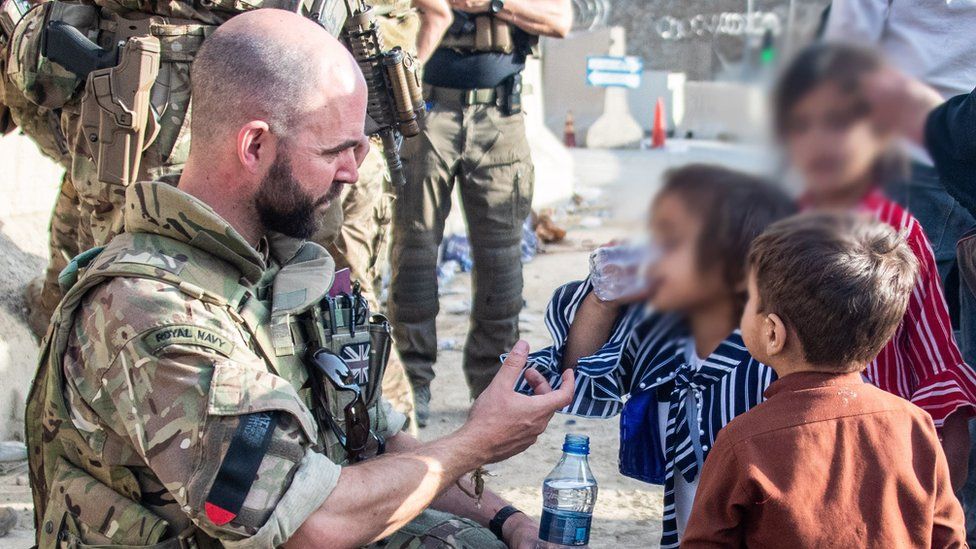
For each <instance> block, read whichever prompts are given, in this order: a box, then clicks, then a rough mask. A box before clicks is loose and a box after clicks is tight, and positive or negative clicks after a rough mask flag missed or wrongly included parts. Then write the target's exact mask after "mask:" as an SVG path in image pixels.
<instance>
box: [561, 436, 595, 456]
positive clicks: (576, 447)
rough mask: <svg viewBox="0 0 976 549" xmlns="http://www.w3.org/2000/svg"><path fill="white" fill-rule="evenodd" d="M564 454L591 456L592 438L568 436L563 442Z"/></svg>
mask: <svg viewBox="0 0 976 549" xmlns="http://www.w3.org/2000/svg"><path fill="white" fill-rule="evenodd" d="M563 452H566V453H567V454H576V455H578V456H588V455H589V454H590V437H588V436H586V435H566V440H564V441H563Z"/></svg>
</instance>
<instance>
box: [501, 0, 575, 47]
mask: <svg viewBox="0 0 976 549" xmlns="http://www.w3.org/2000/svg"><path fill="white" fill-rule="evenodd" d="M498 17H499V18H500V19H503V20H505V21H508V22H509V23H511V24H513V25H515V26H516V27H518V28H520V29H522V30H524V31H525V32H528V33H530V34H537V35H539V36H552V37H555V38H565V37H566V35H567V34H569V31H570V29H572V28H573V5H572V3H571V2H570V0H505V7H504V8H502V11H500V12H499V13H498Z"/></svg>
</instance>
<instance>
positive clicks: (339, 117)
mask: <svg viewBox="0 0 976 549" xmlns="http://www.w3.org/2000/svg"><path fill="white" fill-rule="evenodd" d="M313 112H314V114H312V115H310V116H308V117H307V118H306V119H305V120H304V121H302V122H301V123H299V124H298V125H297V127H296V128H293V129H292V130H291V131H290V132H289V133H290V135H288V136H285V137H284V138H279V139H278V147H277V154H276V156H275V159H274V162H273V163H272V164H271V166H270V167H269V168H268V171H267V173H266V174H265V176H264V178H263V180H262V182H261V185H260V187H259V188H258V192H257V195H256V196H255V207H256V209H257V211H258V215H259V216H260V218H261V222H262V223H263V224H264V226H265V227H266V228H267V229H269V230H272V231H276V232H280V233H282V234H286V235H288V236H292V237H295V238H309V237H311V236H312V235H313V234H314V233H315V231H316V230H317V229H318V225H319V220H320V219H321V217H322V214H323V212H324V211H325V209H326V208H327V207H328V206H329V204H330V203H332V201H334V200H337V199H338V198H339V196H340V195H341V194H342V190H343V187H344V186H345V185H351V184H353V183H355V182H356V181H357V180H358V179H359V172H358V168H359V165H360V164H362V162H363V159H364V158H365V157H366V153H367V152H369V141H368V140H367V138H366V136H365V135H364V134H363V127H364V126H365V112H366V94H365V86H361V87H355V85H354V91H353V93H350V94H347V95H345V96H343V97H342V98H339V99H334V100H331V101H328V102H326V103H325V104H324V105H323V106H322V107H321V108H320V109H318V110H317V111H313Z"/></svg>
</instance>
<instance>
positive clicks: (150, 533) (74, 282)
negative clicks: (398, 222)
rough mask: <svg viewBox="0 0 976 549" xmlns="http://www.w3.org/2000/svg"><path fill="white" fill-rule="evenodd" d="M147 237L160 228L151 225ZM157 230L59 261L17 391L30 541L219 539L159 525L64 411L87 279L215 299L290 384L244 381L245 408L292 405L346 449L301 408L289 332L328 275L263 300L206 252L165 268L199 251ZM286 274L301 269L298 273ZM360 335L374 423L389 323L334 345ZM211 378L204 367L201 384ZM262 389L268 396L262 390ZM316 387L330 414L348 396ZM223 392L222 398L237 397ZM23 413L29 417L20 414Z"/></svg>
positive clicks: (294, 342)
mask: <svg viewBox="0 0 976 549" xmlns="http://www.w3.org/2000/svg"><path fill="white" fill-rule="evenodd" d="M153 238H163V237H160V236H159V235H153ZM156 242H157V243H158V242H159V240H156ZM163 242H164V243H165V250H166V251H165V255H164V254H162V253H159V252H158V251H157V250H154V249H152V247H149V246H146V245H145V243H144V242H143V243H141V244H140V233H135V234H129V233H126V234H123V235H120V236H118V237H116V238H115V239H113V240H112V242H111V243H110V244H109V245H108V246H107V247H105V248H104V249H94V250H91V251H89V252H86V253H85V254H82V255H81V256H79V257H78V258H76V259H75V260H74V261H73V262H72V264H71V265H69V267H68V268H67V269H65V272H64V273H62V279H63V282H64V283H65V284H64V285H65V286H69V288H67V291H66V294H65V297H64V299H63V300H62V302H61V305H60V306H59V307H58V309H57V310H56V311H55V313H54V315H53V318H52V322H51V325H50V327H49V328H48V332H47V335H46V336H45V338H44V340H43V342H42V348H41V354H40V363H39V367H38V371H37V374H36V377H35V379H34V383H33V384H32V387H31V391H30V394H29V396H28V400H27V418H28V421H27V429H26V436H27V445H28V448H29V449H30V450H29V453H30V457H29V464H30V476H31V486H32V487H33V497H34V512H35V526H36V528H37V541H38V546H39V547H41V548H42V549H45V548H48V547H87V546H90V545H93V544H97V545H98V546H99V547H101V546H103V545H113V546H114V545H121V546H126V547H143V546H146V547H159V548H171V547H172V548H176V547H217V546H219V545H220V544H219V543H218V542H216V540H213V539H211V538H209V537H208V536H207V535H206V534H204V533H203V532H202V531H200V530H198V529H196V528H195V527H191V528H190V529H189V531H184V532H173V531H171V530H172V529H173V528H172V527H171V526H170V525H169V523H168V522H167V521H166V520H164V519H163V518H161V517H159V516H158V515H156V514H155V513H153V512H152V511H151V510H149V509H147V508H146V507H145V506H143V505H142V504H140V502H141V501H143V494H142V493H141V491H140V487H139V483H138V482H137V479H136V477H135V476H134V474H133V472H132V471H131V470H129V469H128V468H126V467H123V466H118V465H113V464H110V463H104V462H103V461H102V460H100V459H99V458H98V455H97V454H96V453H95V452H94V451H93V450H92V446H91V444H90V440H88V439H87V438H86V435H85V433H82V432H81V431H79V430H78V429H77V428H76V427H75V426H74V425H73V423H72V420H71V416H70V414H69V410H68V404H67V403H66V401H65V398H64V396H65V395H64V392H63V388H64V387H65V378H64V360H63V357H64V353H65V349H66V347H67V344H68V340H69V337H70V336H71V333H72V330H73V329H74V327H73V324H74V321H75V318H76V314H77V311H78V308H79V306H80V304H81V302H82V299H83V298H84V297H85V295H86V294H87V293H88V292H89V291H90V290H92V289H93V288H95V287H96V286H99V285H100V284H103V283H105V282H108V281H109V280H110V279H112V278H114V277H128V278H143V279H149V280H154V281H159V282H163V283H166V284H170V285H172V286H173V287H175V288H177V289H179V291H180V292H182V293H183V294H185V295H188V296H191V297H192V298H194V299H198V300H200V301H203V302H205V303H207V304H209V305H210V306H212V307H215V308H219V309H222V310H224V311H226V313H227V314H228V316H229V317H230V318H231V319H233V327H231V326H228V327H227V328H228V330H238V331H239V333H240V335H241V337H242V338H243V339H244V341H246V342H247V347H248V348H249V350H250V351H251V352H252V353H254V354H257V355H258V356H259V357H261V358H263V359H264V362H265V364H266V366H267V367H268V369H269V370H270V371H272V372H274V373H275V374H277V375H278V376H280V377H282V378H284V379H286V380H287V381H288V382H289V383H290V384H292V386H293V387H295V388H296V391H297V393H298V395H299V398H294V399H293V400H294V401H289V402H282V397H281V393H280V391H279V392H272V391H270V390H268V389H267V388H265V387H262V386H260V384H256V385H254V386H245V387H243V388H242V389H241V390H242V391H244V392H245V393H246V394H245V395H244V397H242V399H243V398H246V400H247V401H248V402H249V403H250V405H251V406H252V407H253V408H255V409H257V410H260V409H261V406H262V404H261V403H262V402H265V403H266V405H268V406H272V405H273V406H274V409H276V410H283V411H285V412H286V413H290V414H292V415H294V416H295V418H296V419H297V420H298V421H299V423H300V424H301V425H302V428H303V430H304V431H305V432H306V433H308V434H310V436H311V437H312V438H315V439H316V440H312V443H313V445H314V447H315V448H317V449H322V450H323V451H324V453H325V454H326V455H327V456H328V457H329V458H330V459H331V460H332V461H334V462H336V463H339V464H344V463H345V461H346V460H345V451H344V449H343V447H342V445H341V444H340V443H339V441H338V439H337V438H336V436H335V435H334V434H333V433H332V432H330V431H328V430H325V429H322V428H321V427H317V423H316V418H315V415H314V414H313V413H312V412H311V410H312V396H311V395H310V391H309V390H308V389H302V387H304V386H306V385H307V384H306V383H305V382H306V380H307V379H308V376H309V373H308V370H307V369H306V367H305V365H304V363H303V361H302V356H303V353H304V351H305V346H306V343H307V341H306V340H305V339H304V336H301V335H300V334H301V333H302V332H301V330H300V329H299V328H300V327H299V325H298V324H299V323H298V319H299V318H301V317H302V315H303V314H304V313H305V312H307V310H308V309H309V308H310V307H313V306H315V304H316V303H317V302H318V298H319V297H321V295H322V294H324V293H325V291H326V290H327V289H328V286H331V284H332V282H331V279H330V280H329V281H328V282H327V284H326V285H325V286H324V289H322V288H319V289H314V288H312V289H309V292H308V293H312V294H313V295H308V296H306V297H308V299H302V298H301V297H302V295H304V294H305V293H306V292H304V291H298V292H290V294H289V295H286V296H281V299H280V301H281V303H280V304H279V303H271V302H269V300H268V299H267V298H264V297H261V296H258V295H256V294H255V289H254V288H250V287H246V286H243V285H241V284H240V283H239V282H238V280H239V279H240V273H239V272H238V271H237V270H236V269H235V268H234V267H232V266H231V265H230V264H227V263H224V262H222V261H219V260H217V259H214V260H213V261H212V262H209V263H207V264H206V265H195V264H193V262H192V261H186V262H185V263H182V264H181V265H180V268H179V269H177V268H175V263H174V260H173V258H174V257H189V258H193V257H194V256H196V257H200V255H201V251H200V250H199V249H196V248H193V247H192V246H190V245H189V244H186V243H183V242H179V241H176V240H172V239H164V240H163ZM305 246H313V247H314V249H311V248H309V249H310V250H312V251H313V252H314V251H316V250H317V251H320V252H322V253H323V254H324V250H321V248H319V247H318V246H317V245H314V244H305ZM302 250H303V251H304V250H306V248H303V249H302ZM299 253H301V252H299ZM324 259H326V260H327V261H326V262H325V263H323V264H321V265H324V268H323V270H326V269H328V272H332V270H333V269H334V263H331V258H329V257H328V255H327V254H324ZM328 263H331V265H328ZM317 265H319V264H317ZM285 267H287V266H284V267H282V268H281V270H279V271H278V273H277V275H276V280H277V278H278V277H286V276H292V275H290V274H289V273H288V272H287V269H286V268H285ZM306 269H307V268H306ZM306 273H307V270H306ZM297 274H298V275H299V276H301V273H297ZM306 276H307V274H306ZM292 280H295V278H292ZM315 294H317V295H315ZM289 301H291V302H289ZM384 337H385V339H384ZM364 342H365V343H366V344H367V349H368V350H367V351H366V355H368V357H369V359H370V360H371V362H370V366H371V367H370V369H369V375H368V380H366V387H367V389H366V391H367V393H366V394H368V395H369V397H368V400H367V408H368V409H369V412H370V413H369V415H370V419H371V425H372V426H375V428H376V429H383V428H385V423H384V422H385V421H386V418H385V417H383V415H382V411H381V407H380V405H379V401H380V397H381V395H380V390H379V387H380V381H381V378H382V374H383V372H382V370H383V368H382V365H380V361H382V364H384V365H385V360H386V357H387V356H388V354H387V353H388V350H389V326H388V325H387V324H385V323H384V322H379V321H377V322H374V323H371V324H370V330H368V331H367V332H365V333H364V332H360V333H359V334H357V335H355V336H352V337H350V338H347V340H345V341H343V342H340V346H344V347H349V346H350V345H353V346H357V345H358V346H359V347H360V348H361V347H362V344H363V343H364ZM370 351H375V352H370ZM338 352H339V350H338V349H337V354H338ZM233 353H245V351H244V350H238V349H235V350H234V351H232V354H231V355H230V356H229V358H230V359H231V360H233V359H234V357H235V355H234V354H233ZM248 356H251V355H248ZM252 360H253V359H252ZM373 366H375V367H373ZM215 383H217V379H216V374H215V379H214V380H213V381H212V382H211V384H212V385H213V384H215ZM237 396H238V397H240V396H241V395H240V394H238V395H237ZM272 398H273V399H274V402H273V403H271V402H270V399H272ZM326 399H327V400H328V401H329V405H330V407H331V413H334V414H335V417H336V418H337V420H338V422H339V424H340V425H342V415H341V410H342V408H343V407H344V406H345V405H346V404H347V403H348V402H349V401H350V400H351V399H349V398H348V396H347V395H345V394H343V393H340V392H338V391H332V392H327V393H326ZM226 404H227V405H228V406H230V407H233V406H234V405H236V404H237V402H228V403H226ZM216 405H218V406H219V405H220V403H217V404H216ZM213 406H214V404H213V403H211V404H210V413H214V410H213ZM231 415H235V414H231ZM32 418H39V420H34V421H32ZM343 427H344V426H343ZM106 517H112V521H111V522H110V521H109V520H107V519H106Z"/></svg>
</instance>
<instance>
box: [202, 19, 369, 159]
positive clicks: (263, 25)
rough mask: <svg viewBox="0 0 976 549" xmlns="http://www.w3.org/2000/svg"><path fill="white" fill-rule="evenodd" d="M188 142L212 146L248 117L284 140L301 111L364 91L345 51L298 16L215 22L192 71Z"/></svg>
mask: <svg viewBox="0 0 976 549" xmlns="http://www.w3.org/2000/svg"><path fill="white" fill-rule="evenodd" d="M190 80H191V83H192V85H191V88H192V89H191V93H192V97H193V116H192V122H191V130H192V134H193V139H192V142H191V143H195V144H202V145H206V146H207V148H210V147H209V145H211V144H213V140H214V139H221V138H223V137H225V136H228V135H229V134H232V133H235V132H236V130H237V128H239V127H240V125H241V124H242V123H244V122H247V121H249V120H256V119H257V120H264V121H266V122H267V123H268V125H269V126H270V128H271V131H272V132H274V133H276V134H277V135H279V136H286V135H287V134H288V133H289V131H290V130H291V128H292V127H293V126H294V125H295V123H296V122H297V121H298V120H300V119H301V118H302V116H303V115H304V114H307V113H311V112H314V111H316V110H319V109H321V108H322V107H323V105H327V104H329V103H330V102H335V101H341V99H342V97H343V96H352V95H354V94H356V93H365V82H364V81H363V77H362V73H361V72H360V71H359V68H358V66H357V65H356V62H355V60H353V58H352V56H351V55H350V54H349V52H348V51H347V50H346V49H345V48H344V47H343V46H342V44H340V43H339V41H338V40H336V39H335V38H333V37H332V36H331V35H330V34H329V33H328V32H326V31H325V29H323V28H322V27H320V26H319V25H317V24H316V23H314V22H312V21H311V20H309V19H307V18H305V17H302V16H300V15H298V14H295V13H292V12H288V11H283V10H274V9H261V10H254V11H250V12H246V13H243V14H241V15H238V16H236V17H234V18H232V19H230V20H229V21H228V22H226V23H224V24H223V25H221V26H220V27H219V28H218V29H217V30H216V31H215V32H214V33H213V34H212V35H211V36H210V37H209V38H207V40H206V41H205V42H204V45H203V47H202V48H201V49H200V51H199V52H198V53H197V56H196V60H195V61H194V63H193V68H192V69H191V75H190Z"/></svg>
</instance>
